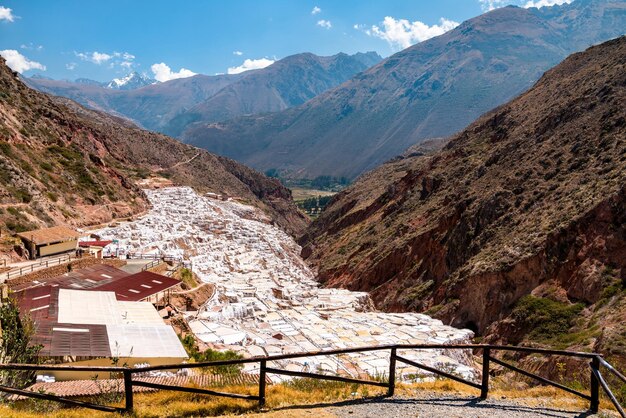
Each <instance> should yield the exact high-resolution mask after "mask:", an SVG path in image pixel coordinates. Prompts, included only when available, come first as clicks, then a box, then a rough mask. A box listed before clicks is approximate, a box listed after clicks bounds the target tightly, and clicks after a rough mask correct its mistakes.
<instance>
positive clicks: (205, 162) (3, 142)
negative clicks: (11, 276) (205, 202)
mask: <svg viewBox="0 0 626 418" xmlns="http://www.w3.org/2000/svg"><path fill="white" fill-rule="evenodd" d="M152 173H156V174H158V175H160V176H165V177H168V178H170V179H171V180H172V181H173V182H175V183H177V184H183V185H188V186H192V187H194V188H196V189H197V190H200V191H212V192H216V193H220V194H227V195H229V196H237V197H239V198H241V199H244V200H246V201H248V202H249V203H251V204H253V205H255V206H257V207H259V208H261V209H263V210H264V211H265V212H266V213H267V214H268V215H269V216H270V217H271V219H272V220H273V221H275V222H276V223H277V224H279V225H280V226H281V227H282V228H283V229H285V230H286V231H289V232H290V233H292V234H297V233H299V232H301V231H302V230H303V229H304V227H305V226H306V223H307V222H306V219H305V216H304V215H302V214H301V213H300V212H299V211H298V209H297V208H296V206H295V205H294V204H293V202H292V201H291V196H290V192H289V190H287V189H286V188H285V187H283V186H282V185H281V184H280V183H279V182H278V181H277V180H275V179H269V178H267V177H265V176H264V175H262V174H260V173H258V172H256V171H254V170H252V169H249V168H247V167H244V166H242V165H241V164H239V163H236V162H234V161H232V160H229V159H227V158H223V157H218V156H216V155H213V154H210V153H208V152H206V151H203V150H198V149H196V148H194V147H191V146H188V145H184V144H181V143H180V142H178V141H176V140H174V139H171V138H168V137H167V136H164V135H160V134H155V133H152V132H148V131H144V130H141V129H137V128H136V127H135V126H134V125H132V124H130V123H128V122H126V121H124V120H122V119H119V118H115V117H112V116H109V115H106V114H104V113H102V112H95V111H91V110H87V109H85V108H83V107H81V106H79V105H77V104H76V103H74V102H72V101H70V100H67V99H61V98H56V97H52V96H48V95H46V94H43V93H40V92H37V91H35V90H31V89H29V88H28V87H26V86H25V85H24V84H22V82H21V81H20V80H19V78H18V77H17V74H14V73H13V72H12V71H11V70H10V69H9V68H8V67H7V66H6V65H5V63H4V60H1V61H0V179H2V181H1V182H0V223H2V224H4V228H5V229H8V230H10V231H17V230H26V229H30V228H35V227H37V226H42V225H48V226H51V225H54V224H71V225H78V226H81V225H89V224H95V223H101V222H107V221H110V220H111V219H113V218H119V217H126V216H130V215H133V214H136V213H139V212H142V211H144V210H145V209H147V207H148V202H147V200H146V199H145V196H144V194H143V192H142V191H141V190H140V189H139V188H138V187H137V186H136V185H135V181H136V180H138V179H140V178H142V177H145V176H148V175H150V174H152Z"/></svg>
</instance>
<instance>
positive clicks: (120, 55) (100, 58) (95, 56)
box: [74, 51, 135, 66]
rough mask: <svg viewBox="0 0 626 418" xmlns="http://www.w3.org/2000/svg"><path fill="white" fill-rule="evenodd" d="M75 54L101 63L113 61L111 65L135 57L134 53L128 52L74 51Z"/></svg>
mask: <svg viewBox="0 0 626 418" xmlns="http://www.w3.org/2000/svg"><path fill="white" fill-rule="evenodd" d="M74 54H75V55H76V56H77V57H78V58H80V59H81V60H83V61H89V62H92V63H94V64H97V65H100V64H104V63H105V62H109V61H111V66H115V65H122V64H123V63H124V62H130V61H132V60H134V59H135V56H134V55H133V54H130V53H128V52H112V53H110V54H109V53H106V52H98V51H93V52H74Z"/></svg>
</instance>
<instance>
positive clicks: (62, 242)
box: [17, 226, 80, 260]
mask: <svg viewBox="0 0 626 418" xmlns="http://www.w3.org/2000/svg"><path fill="white" fill-rule="evenodd" d="M17 236H18V237H19V238H20V239H21V240H22V242H24V246H25V247H26V249H28V251H29V254H30V258H31V260H34V259H36V258H38V257H44V256H48V255H54V254H60V253H65V252H68V251H75V250H76V248H78V238H79V237H80V234H79V233H78V232H77V231H75V230H73V229H71V228H68V227H65V226H55V227H52V228H44V229H36V230H32V231H26V232H20V233H18V234H17Z"/></svg>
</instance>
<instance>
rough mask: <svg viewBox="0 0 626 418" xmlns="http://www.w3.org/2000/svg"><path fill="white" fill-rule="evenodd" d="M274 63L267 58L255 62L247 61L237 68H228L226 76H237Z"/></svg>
mask: <svg viewBox="0 0 626 418" xmlns="http://www.w3.org/2000/svg"><path fill="white" fill-rule="evenodd" d="M274 62H275V60H271V59H269V58H259V59H257V60H251V59H247V60H245V61H244V62H243V64H241V65H240V66H239V67H230V68H228V74H239V73H243V72H244V71H250V70H258V69H260V68H265V67H267V66H269V65H272V64H273V63H274Z"/></svg>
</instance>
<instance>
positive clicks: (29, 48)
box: [20, 42, 43, 51]
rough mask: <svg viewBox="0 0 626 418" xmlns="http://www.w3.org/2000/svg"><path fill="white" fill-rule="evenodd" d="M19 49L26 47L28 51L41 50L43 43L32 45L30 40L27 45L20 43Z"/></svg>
mask: <svg viewBox="0 0 626 418" xmlns="http://www.w3.org/2000/svg"><path fill="white" fill-rule="evenodd" d="M20 48H21V49H26V50H29V51H41V50H43V45H34V44H33V43H32V42H30V43H29V44H28V45H26V44H22V45H20Z"/></svg>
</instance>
